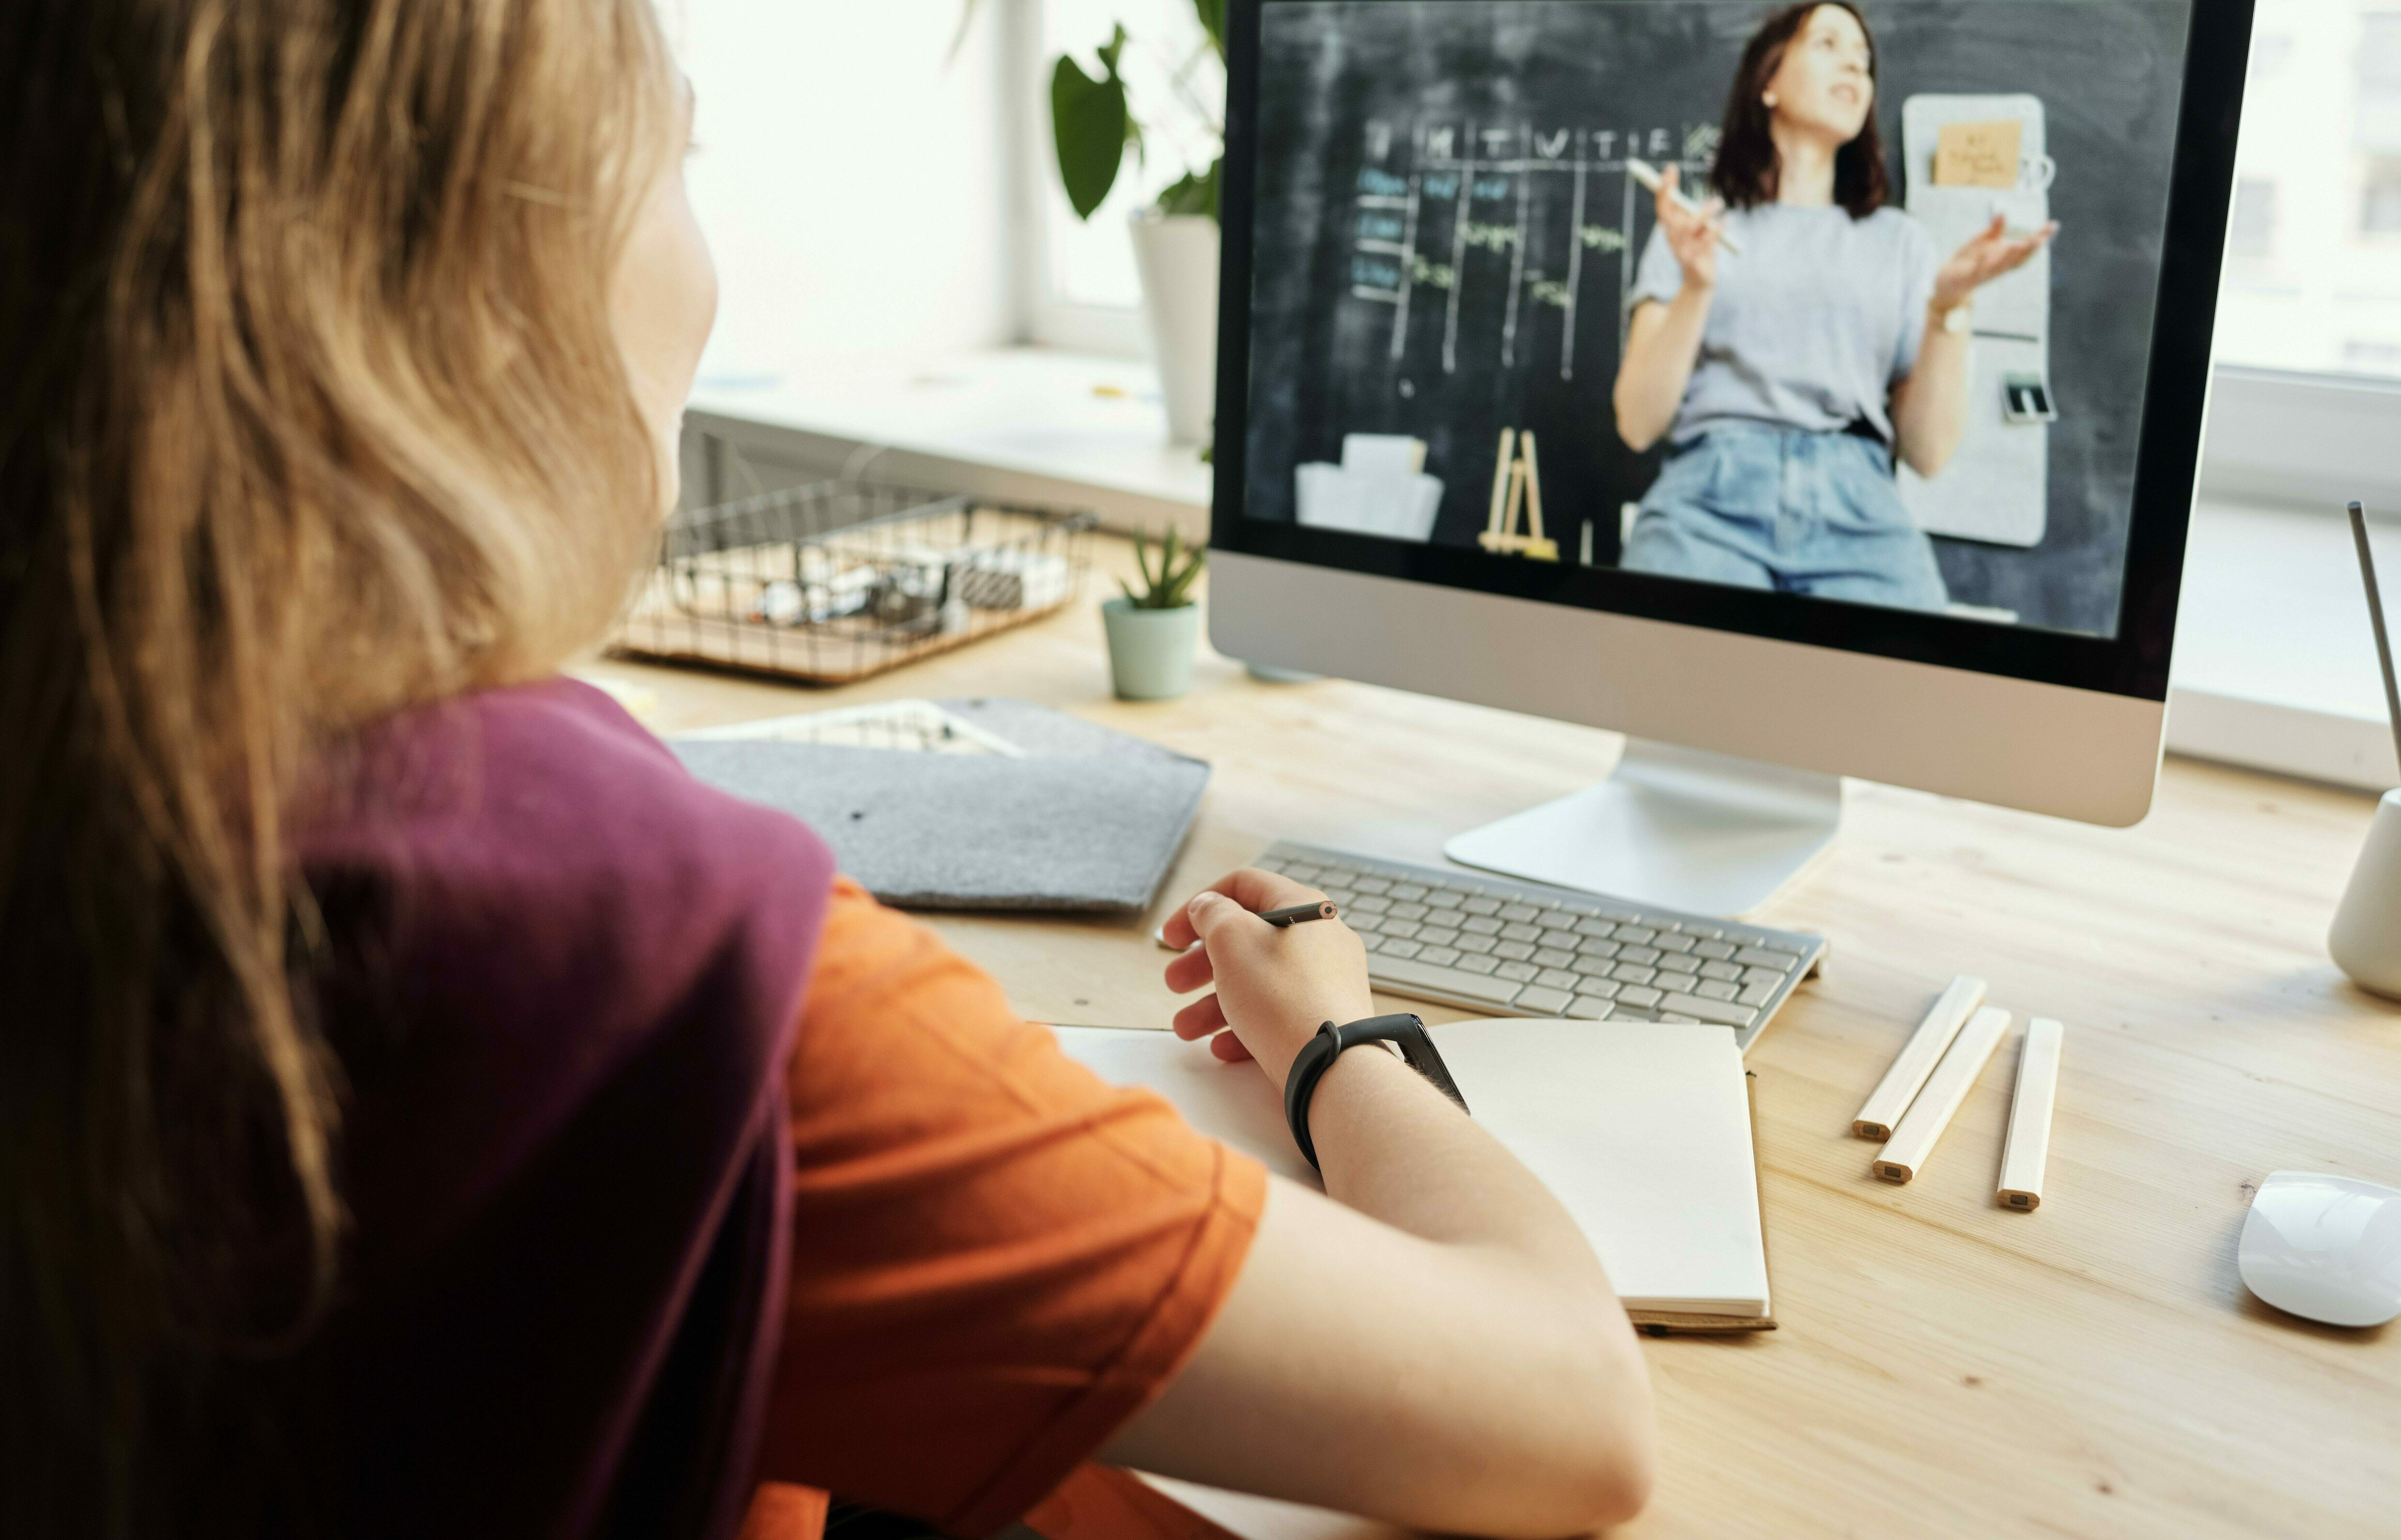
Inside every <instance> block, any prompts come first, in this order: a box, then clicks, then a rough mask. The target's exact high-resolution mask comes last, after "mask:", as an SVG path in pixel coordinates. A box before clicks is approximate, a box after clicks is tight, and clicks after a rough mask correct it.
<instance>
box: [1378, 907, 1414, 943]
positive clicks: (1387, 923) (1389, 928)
mask: <svg viewBox="0 0 2401 1540" xmlns="http://www.w3.org/2000/svg"><path fill="white" fill-rule="evenodd" d="M1417 933H1418V926H1417V922H1416V921H1415V920H1396V919H1394V918H1393V917H1392V916H1391V915H1390V914H1387V915H1385V916H1384V934H1385V935H1387V936H1390V937H1391V938H1392V939H1393V940H1394V941H1396V942H1405V941H1407V940H1409V939H1410V938H1411V937H1413V936H1415V935H1416V934H1417Z"/></svg>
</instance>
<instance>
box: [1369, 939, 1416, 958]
mask: <svg viewBox="0 0 2401 1540" xmlns="http://www.w3.org/2000/svg"><path fill="white" fill-rule="evenodd" d="M1424 950H1425V945H1424V943H1423V942H1396V941H1394V940H1393V939H1392V938H1391V937H1390V936H1387V937H1385V938H1384V944H1383V946H1382V948H1381V949H1380V950H1379V952H1378V953H1377V954H1376V955H1377V956H1379V957H1414V956H1417V955H1418V954H1419V953H1420V952H1422V951H1424Z"/></svg>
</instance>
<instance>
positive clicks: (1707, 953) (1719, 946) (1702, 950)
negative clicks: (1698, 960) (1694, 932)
mask: <svg viewBox="0 0 2401 1540" xmlns="http://www.w3.org/2000/svg"><path fill="white" fill-rule="evenodd" d="M1734 954H1735V949H1734V948H1733V947H1731V946H1728V945H1727V944H1726V943H1725V942H1694V943H1693V955H1694V956H1696V957H1707V958H1708V959H1709V960H1710V961H1712V962H1723V961H1725V960H1726V959H1727V958H1728V957H1731V956H1734Z"/></svg>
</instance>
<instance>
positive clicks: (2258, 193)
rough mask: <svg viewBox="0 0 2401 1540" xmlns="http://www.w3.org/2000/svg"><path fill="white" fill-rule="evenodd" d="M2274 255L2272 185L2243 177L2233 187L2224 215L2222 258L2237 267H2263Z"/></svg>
mask: <svg viewBox="0 0 2401 1540" xmlns="http://www.w3.org/2000/svg"><path fill="white" fill-rule="evenodd" d="M2275 254H2276V184H2275V183H2273V182H2271V181H2270V180H2268V179H2267V178H2266V177H2264V176H2246V177H2244V178H2243V179H2242V180H2241V181H2239V182H2237V183H2235V184H2234V207H2233V209H2232V211H2231V212H2230V213H2228V215H2227V221H2226V255H2227V259H2228V260H2229V261H2230V262H2231V263H2233V264H2234V265H2235V266H2236V267H2237V268H2265V267H2267V265H2268V264H2269V262H2270V261H2271V260H2272V259H2273V258H2274V257H2275Z"/></svg>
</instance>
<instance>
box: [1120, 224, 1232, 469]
mask: <svg viewBox="0 0 2401 1540" xmlns="http://www.w3.org/2000/svg"><path fill="white" fill-rule="evenodd" d="M1218 239H1219V238H1218V231H1217V222H1216V221H1215V220H1214V219H1211V218H1209V217H1208V216H1207V215H1205V214H1191V213H1179V214H1162V213H1159V212H1158V211H1156V210H1150V209H1146V210H1145V211H1143V212H1142V213H1138V214H1135V215H1134V216H1133V260H1134V266H1135V267H1136V268H1139V269H1140V270H1141V272H1142V309H1143V313H1144V315H1145V317H1146V319H1147V320H1148V321H1149V323H1150V355H1151V358H1152V359H1153V360H1154V361H1155V362H1156V363H1157V364H1158V365H1159V391H1160V392H1161V393H1162V394H1164V395H1165V396H1166V397H1167V436H1168V437H1169V438H1171V439H1173V440H1174V441H1175V442H1176V443H1178V444H1206V443H1208V442H1209V441H1210V424H1211V420H1212V419H1214V417H1215V416H1216V413H1217V242H1218Z"/></svg>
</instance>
